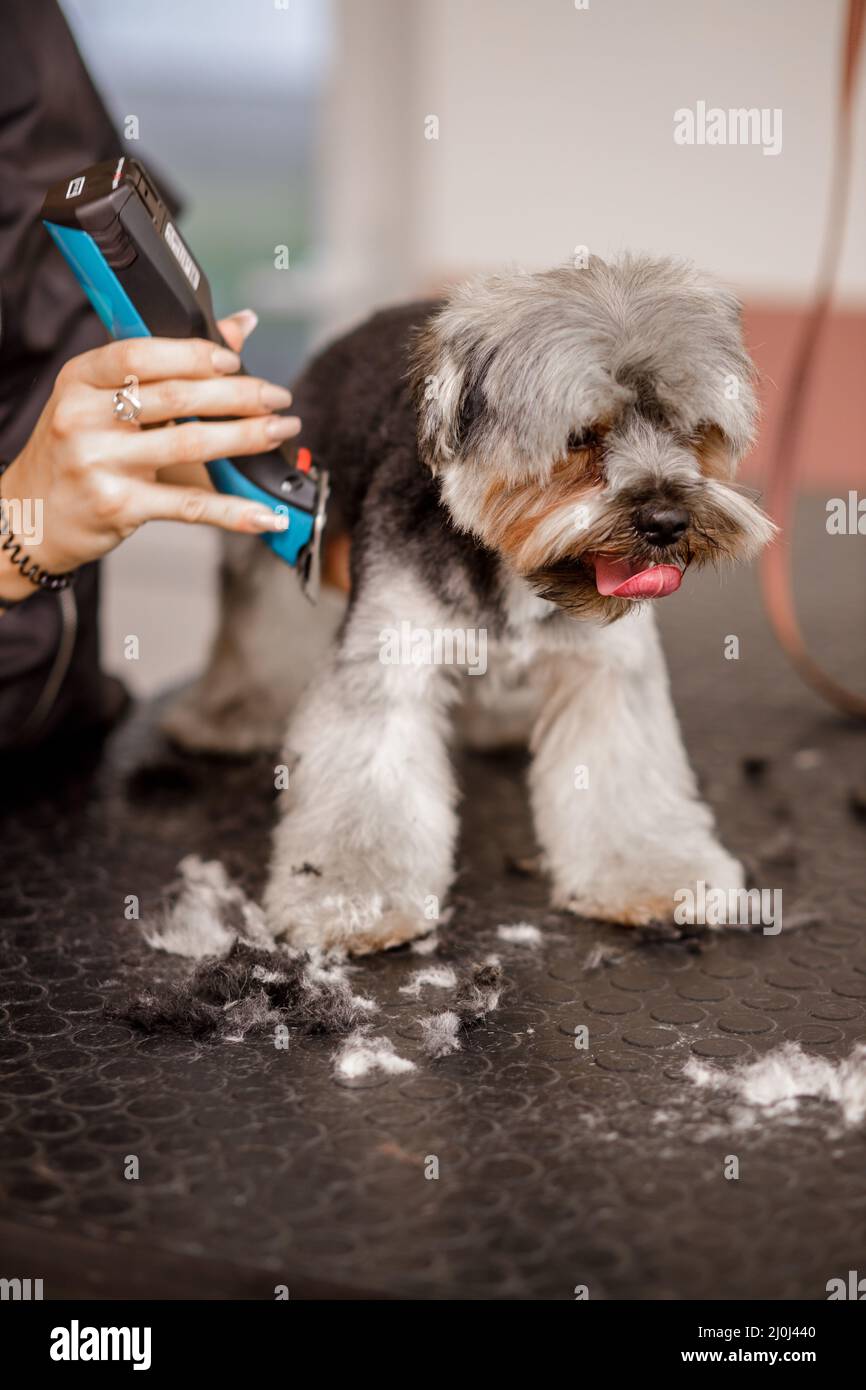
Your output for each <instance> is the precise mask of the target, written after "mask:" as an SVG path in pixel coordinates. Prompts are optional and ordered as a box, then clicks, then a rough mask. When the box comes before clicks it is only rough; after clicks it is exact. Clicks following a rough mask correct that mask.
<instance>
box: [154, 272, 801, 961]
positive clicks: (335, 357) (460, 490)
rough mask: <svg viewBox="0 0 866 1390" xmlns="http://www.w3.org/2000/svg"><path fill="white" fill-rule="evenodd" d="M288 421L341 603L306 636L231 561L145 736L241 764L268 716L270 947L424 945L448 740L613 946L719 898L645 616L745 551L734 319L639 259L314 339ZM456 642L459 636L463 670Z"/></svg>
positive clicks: (266, 568)
mask: <svg viewBox="0 0 866 1390" xmlns="http://www.w3.org/2000/svg"><path fill="white" fill-rule="evenodd" d="M293 409H294V410H295V411H296V412H297V413H298V414H299V415H300V416H301V420H302V436H301V439H302V442H303V443H305V444H307V445H308V446H309V447H310V449H311V451H312V454H313V457H314V459H315V460H316V462H317V463H319V464H321V465H323V466H325V467H327V468H328V469H329V470H330V473H331V479H332V487H333V497H332V505H331V510H330V514H329V521H328V535H329V537H330V538H331V540H332V542H333V543H336V544H338V545H339V544H340V542H341V539H342V538H346V537H348V539H349V541H350V552H349V555H350V558H349V566H350V593H349V598H348V603H347V606H346V608H345V611H344V612H343V611H342V609H341V607H340V605H339V602H338V601H337V600H335V599H333V598H332V597H329V598H327V599H326V600H325V606H324V610H322V609H321V608H320V609H317V610H315V611H314V613H313V616H312V620H311V619H310V618H309V616H307V615H303V614H302V612H301V606H302V604H303V602H304V601H303V600H302V599H300V598H298V597H297V590H296V589H295V587H294V584H295V581H294V578H293V576H291V575H289V574H288V573H287V572H285V570H283V569H282V568H281V567H280V566H279V565H277V564H275V563H274V561H273V557H272V556H269V555H268V553H267V552H266V550H265V549H264V548H262V547H256V548H255V549H250V548H249V546H248V544H245V543H244V542H243V541H241V540H240V539H239V538H232V539H231V541H230V545H229V549H230V555H229V558H228V560H227V563H226V566H225V569H224V577H223V593H224V612H223V619H222V624H221V629H220V632H219V634H218V637H217V641H216V645H215V649H214V656H213V660H212V662H211V666H210V669H209V670H208V672H207V673H206V674H205V676H204V677H203V679H202V680H201V682H199V685H198V687H197V688H196V689H195V690H194V691H193V692H192V694H191V695H189V696H187V697H186V699H185V700H184V701H183V703H182V704H181V705H180V706H178V707H177V708H176V709H175V710H174V711H173V712H172V714H171V715H170V716H169V719H168V724H167V727H168V730H169V732H170V733H171V734H172V735H173V736H174V737H175V738H177V739H179V740H180V742H182V743H183V744H185V745H186V746H187V747H192V748H198V749H208V750H214V749H218V750H222V751H225V750H228V751H234V752H245V751H250V750H251V749H253V748H255V747H257V746H260V745H264V746H269V745H270V744H271V743H273V741H275V740H276V738H277V737H278V731H279V727H280V723H281V721H282V719H283V717H284V716H285V714H286V713H287V712H288V707H290V706H291V707H292V708H291V711H290V722H289V727H288V734H287V736H286V741H285V751H284V754H283V758H284V765H285V768H286V770H287V773H288V786H287V788H286V789H285V790H284V791H282V793H281V808H280V809H281V815H280V818H279V824H278V826H277V828H276V831H275V837H274V848H273V857H272V863H271V868H270V877H269V881H268V884H267V887H266V891H265V896H264V908H265V914H266V920H267V923H268V929H269V930H270V932H271V933H272V934H273V936H274V938H275V939H276V940H278V941H285V942H290V943H291V944H292V945H294V946H298V947H321V948H323V949H326V950H327V949H330V948H339V949H340V950H343V951H346V952H348V953H349V954H355V955H360V954H364V953H366V952H371V951H375V950H381V949H384V948H386V947H392V946H397V945H399V944H401V943H403V942H407V941H410V940H412V939H413V938H415V937H418V936H421V935H423V934H425V933H428V932H429V931H430V930H431V928H432V927H434V926H435V924H436V920H437V919H438V918H439V917H440V916H441V915H442V914H443V912H444V908H445V904H446V902H447V895H448V891H449V888H450V886H451V884H452V880H453V877H454V872H455V863H454V853H455V840H456V836H457V829H458V821H457V811H456V803H457V790H456V786H455V778H454V773H453V770H452V765H451V757H450V753H449V741H450V738H451V733H452V727H453V726H454V725H456V726H457V727H458V729H459V730H461V731H462V733H463V735H464V737H465V738H466V739H467V740H468V741H469V742H470V743H472V744H473V745H475V746H483V747H487V748H494V747H498V746H503V745H506V744H514V743H516V742H525V743H526V744H528V746H529V748H530V751H531V767H530V771H529V793H530V799H531V805H532V812H533V816H534V823H535V829H536V834H537V838H538V841H539V843H540V847H541V851H542V862H543V865H544V867H545V869H546V871H547V873H548V875H549V878H550V882H551V885H552V894H553V903H554V905H555V906H556V907H558V908H560V909H565V910H568V911H570V912H573V913H575V914H577V915H578V916H581V917H585V918H592V919H601V920H605V921H609V922H615V923H622V924H625V925H629V924H641V923H648V922H651V921H654V920H657V919H670V917H671V914H672V908H673V902H674V894H675V893H676V892H677V891H679V890H682V889H684V888H688V887H690V886H694V885H695V884H696V883H697V882H698V881H703V882H704V884H706V885H707V886H708V887H709V886H712V887H715V888H720V889H724V890H730V889H737V888H740V887H742V885H743V870H742V867H741V865H740V864H739V863H738V862H737V860H736V859H735V858H734V857H733V856H732V855H731V854H729V853H728V852H727V851H726V850H725V849H724V848H723V846H722V845H721V844H720V843H719V841H718V839H717V837H716V833H715V829H714V823H713V817H712V814H711V812H710V810H709V808H708V807H707V806H706V805H705V804H703V803H702V802H701V800H700V799H699V796H698V793H697V788H696V783H695V778H694V774H693V772H692V770H691V768H690V765H689V762H688V758H687V755H686V752H685V750H684V747H683V744H682V740H681V736H680V732H679V728H678V724H677V719H676V715H675V712H674V709H673V706H672V703H671V698H670V693H669V688H668V679H667V673H666V669H665V663H664V659H663V656H662V651H661V647H660V643H659V639H658V636H657V631H656V623H655V615H654V613H653V611H652V606H653V603H654V602H657V601H658V600H659V599H660V598H663V597H664V596H666V595H667V594H670V593H672V592H673V591H674V590H676V589H677V588H678V587H679V585H680V583H681V581H682V580H683V578H684V577H685V576H687V574H688V573H689V571H691V570H692V569H694V568H695V567H697V566H701V565H705V564H708V563H710V564H716V563H719V562H722V561H741V560H746V559H749V558H750V557H752V556H754V555H755V554H756V553H757V552H758V551H759V549H760V548H761V547H762V546H763V545H764V544H765V543H766V542H768V541H769V540H770V539H771V537H772V535H773V532H774V527H773V525H772V523H771V522H770V521H769V519H768V518H767V517H766V516H765V515H764V513H762V512H761V511H760V510H759V508H758V507H757V506H756V504H755V502H754V501H753V500H752V499H751V497H750V496H749V495H747V493H746V492H745V491H744V490H742V489H741V488H739V487H738V486H737V484H736V482H735V474H736V469H737V466H738V464H739V462H740V460H741V458H742V457H743V455H744V454H745V452H746V451H747V449H748V448H749V446H750V444H751V443H752V442H753V438H754V433H755V427H756V415H757V410H756V402H755V393H754V368H753V365H752V363H751V361H750V359H749V357H748V355H747V352H746V349H745V347H744V343H743V336H742V330H741V323H740V311H739V306H738V304H737V302H736V300H735V299H734V298H733V297H732V296H731V295H730V294H729V293H728V292H727V291H725V290H723V289H721V288H719V287H718V286H716V285H715V284H713V283H712V281H711V280H710V279H708V278H707V277H705V276H704V275H703V274H702V273H700V272H698V271H697V270H695V269H694V268H693V267H691V266H689V265H687V264H682V263H679V262H675V261H672V260H668V259H654V258H649V257H640V256H629V257H626V258H624V259H622V260H620V261H618V262H617V263H613V264H609V263H606V262H605V261H603V260H601V259H599V258H598V257H592V258H590V259H589V262H588V264H587V265H586V266H585V267H584V268H571V267H566V268H558V269H553V270H550V271H545V272H541V273H526V272H509V273H502V274H490V275H482V276H480V277H477V278H475V279H473V280H471V281H469V282H468V283H466V284H463V285H460V286H458V287H457V288H455V289H454V290H453V291H452V292H450V293H449V294H448V295H447V297H445V298H444V299H442V300H439V301H435V302H427V303H419V304H414V305H409V306H407V307H401V308H397V309H388V310H385V311H383V312H381V313H378V314H376V315H375V316H374V317H373V318H371V319H370V320H369V321H368V322H366V323H365V324H363V325H362V326H361V327H360V328H357V329H356V330H355V331H353V332H351V333H349V334H348V336H346V337H343V338H341V339H340V340H339V341H338V342H336V343H335V344H333V345H332V346H330V347H329V348H327V349H326V350H325V351H324V352H323V353H322V354H321V355H320V356H318V357H317V358H316V359H315V360H314V361H313V362H312V365H311V366H310V367H309V368H308V370H307V371H306V372H305V373H304V375H303V376H302V377H301V379H300V381H299V382H298V383H297V385H296V388H295V392H294V406H293ZM407 632H410V633H411V634H412V642H410V643H409V644H408V647H407V644H405V643H404V644H403V646H404V648H406V650H404V652H403V657H402V659H401V657H400V644H399V642H398V643H397V644H396V646H395V644H394V642H393V637H394V634H395V633H403V634H405V633H407ZM461 634H462V635H463V637H464V638H465V636H466V634H470V635H474V636H475V637H476V638H477V637H478V636H479V635H483V638H484V648H485V669H484V671H483V673H482V671H481V670H480V669H478V668H479V666H480V663H478V662H476V666H475V669H467V660H466V653H467V651H468V650H469V647H468V646H467V644H466V642H465V641H464V642H463V644H462V646H461V643H460V642H459V641H458V640H457V639H459V638H460V636H461ZM424 637H426V638H427V639H428V641H427V642H426V645H425V643H424V642H420V644H419V641H418V640H416V639H419V638H424ZM437 637H438V639H439V640H438V645H437V641H436V640H434V639H437ZM449 642H450V647H449V646H448V643H449ZM389 644H390V645H389ZM470 646H471V644H470ZM386 648H387V649H388V650H389V651H390V653H391V654H390V656H388V657H387V658H386V656H385V655H384V653H385V651H386ZM476 649H477V642H476V644H475V647H474V648H473V650H476ZM395 651H396V652H397V656H396V658H395V656H394V652H395ZM455 651H456V657H455ZM419 652H420V655H419Z"/></svg>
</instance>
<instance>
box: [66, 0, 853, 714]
mask: <svg viewBox="0 0 866 1390" xmlns="http://www.w3.org/2000/svg"><path fill="white" fill-rule="evenodd" d="M584 5H585V7H584ZM63 8H64V10H65V12H66V14H67V18H68V20H69V23H70V25H71V27H72V29H73V32H74V33H75V36H76V38H77V41H78V43H79V46H80V48H81V50H82V53H83V55H84V57H85V60H86V62H87V63H88V66H89V67H90V70H91V72H92V74H93V76H94V79H95V81H96V83H97V85H98V86H99V88H100V90H101V91H102V94H103V97H104V99H105V101H106V103H107V105H108V107H109V110H110V111H111V113H112V116H113V117H114V120H115V122H116V125H117V129H118V138H119V144H120V147H121V149H123V150H124V151H125V152H126V153H128V154H130V155H135V156H136V157H138V158H141V159H142V160H143V161H144V162H145V163H146V164H148V165H149V167H151V168H152V170H153V171H154V173H155V175H156V177H157V181H159V179H160V178H163V179H164V180H165V182H166V183H168V184H170V185H171V187H172V189H173V190H174V191H175V192H176V193H177V194H178V195H179V196H180V197H181V199H182V200H183V202H184V205H185V215H184V217H183V219H182V223H181V225H182V227H183V230H184V232H185V235H186V238H187V240H188V242H189V244H190V246H191V247H192V249H193V252H194V253H195V255H196V257H197V259H198V260H199V261H200V262H201V263H202V264H203V266H204V267H205V269H206V271H207V274H208V276H209V278H210V280H211V283H212V285H213V288H214V291H215V298H216V303H217V308H218V310H220V311H221V312H229V311H231V310H232V309H236V308H242V307H245V306H250V307H252V308H254V309H255V310H256V311H257V312H258V313H259V315H260V318H261V325H260V327H259V329H258V330H257V332H256V334H255V335H254V337H253V338H252V340H251V342H250V346H249V348H248V350H247V352H246V354H245V360H246V362H247V365H248V367H249V368H250V369H251V370H253V371H255V372H259V373H262V374H264V375H268V376H271V377H273V378H274V379H275V380H277V381H283V380H288V379H290V378H291V377H292V376H293V375H294V374H295V373H296V371H297V370H298V368H299V367H300V366H301V364H302V362H303V360H304V358H305V356H306V355H307V354H308V353H309V352H310V351H311V350H312V349H313V348H315V347H316V346H317V345H318V344H319V343H321V342H322V341H323V340H324V339H325V338H327V337H328V336H330V335H332V334H333V333H335V332H337V331H340V330H341V329H343V328H345V327H347V326H349V325H350V324H351V323H352V322H354V321H355V320H357V319H358V318H360V317H361V316H362V315H364V314H365V313H366V312H367V311H369V310H370V309H372V308H373V307H377V306H379V305H381V304H384V303H387V302H389V301H394V300H398V299H400V298H406V297H413V296H418V295H419V294H426V293H429V292H432V291H435V290H436V289H437V288H439V287H441V286H442V285H443V284H445V283H447V282H448V281H449V280H453V279H455V278H459V277H460V276H462V275H463V274H465V273H467V272H471V271H474V270H477V269H480V268H488V267H493V266H496V265H500V264H503V263H510V264H518V265H523V266H525V267H527V268H541V267H545V266H549V265H553V264H556V263H560V262H567V261H572V260H573V258H574V256H575V254H576V250H577V249H578V248H581V247H586V248H588V250H589V251H591V252H594V253H598V254H601V255H603V256H609V255H615V254H616V253H617V252H619V251H622V250H624V249H627V248H628V249H636V250H646V251H651V252H658V253H664V254H674V255H681V256H685V257H688V258H690V259H692V260H694V261H696V262H698V263H699V264H700V265H702V266H703V267H704V268H705V269H707V270H709V271H711V272H713V273H714V274H715V275H716V276H718V277H719V278H721V279H722V280H724V281H726V282H727V283H729V284H730V285H731V286H732V287H734V288H735V289H736V290H737V291H738V292H739V293H740V295H741V296H742V298H743V300H744V303H745V310H746V330H747V337H748V341H749V346H750V348H751V350H752V353H753V355H754V357H755V360H756V362H757V364H758V367H759V370H760V372H761V381H762V397H763V406H764V426H763V431H762V438H761V443H760V445H759V447H758V449H757V450H756V451H755V454H754V456H753V457H752V459H751V460H750V461H749V464H748V467H747V473H748V475H749V477H750V479H751V480H752V481H754V482H755V483H756V484H757V485H760V483H761V479H762V474H763V470H764V468H765V466H766V460H767V457H768V453H769V448H770V446H771V444H772V439H773V431H774V427H775V424H776V421H777V416H778V408H779V404H780V400H781V396H782V392H783V391H784V387H785V381H786V374H787V372H788V371H789V368H790V362H791V352H792V349H793V347H794V345H795V343H796V337H797V331H798V327H799V325H800V323H801V321H802V316H803V313H804V309H805V307H806V305H807V304H808V302H809V297H810V293H811V289H812V285H813V280H814V275H815V270H816V266H817V262H818V256H819V251H820V246H821V234H822V226H823V218H824V213H825V208H826V201H827V194H828V186H829V178H830V167H831V151H832V142H833V129H834V121H835V112H836V106H837V100H838V73H839V62H840V58H839V55H840V48H841V42H842V25H843V19H844V5H843V0H823V3H822V4H820V5H816V4H814V3H813V0H757V2H756V0H701V3H699V4H696V3H694V0H656V3H653V4H652V5H647V4H646V3H645V2H644V0H588V3H586V0H577V3H575V0H531V2H530V0H472V4H467V3H465V0H149V3H148V4H147V5H144V6H143V5H139V4H136V3H133V2H132V0H63ZM700 101H703V102H705V103H706V105H707V107H721V108H723V109H724V110H726V111H727V110H729V109H730V108H738V107H757V108H768V109H770V110H776V109H778V110H779V111H781V121H782V126H781V130H782V144H781V149H780V151H779V153H777V154H765V153H764V151H763V149H762V148H761V146H760V145H719V146H710V145H680V144H677V143H676V142H675V140H674V138H673V131H674V112H675V111H677V110H678V109H680V108H691V109H694V108H695V107H696V104H697V103H698V102H700ZM856 129H857V135H856V151H857V155H855V164H854V170H855V173H854V180H853V188H852V197H851V210H850V216H849V222H848V228H847V233H846V239H845V250H844V253H843V257H842V265H841V273H840V276H839V281H838V293H837V302H836V308H835V311H834V313H833V315H832V317H831V320H830V322H829V324H828V325H827V328H826V331H825V335H824V339H823V342H822V351H821V364H820V368H819V371H818V373H817V379H816V381H815V386H814V391H813V396H812V399H811V402H810V409H809V413H808V421H807V425H806V428H805V429H804V431H803V436H802V439H801V442H800V455H799V456H800V461H801V467H802V477H803V479H804V481H805V483H806V485H807V486H808V487H809V488H810V489H811V490H813V491H815V492H817V493H818V494H820V495H821V496H824V497H831V496H836V495H846V493H847V489H848V488H855V487H856V486H857V483H858V480H859V479H861V478H862V477H863V473H864V469H863V449H864V445H863V440H864V435H866V392H864V371H863V368H864V362H866V180H864V179H863V178H862V177H860V176H859V173H858V171H859V170H862V152H863V150H864V149H866V102H864V100H863V92H862V91H861V94H860V101H859V106H858V111H857V116H856ZM278 247H285V248H287V253H288V268H287V269H276V268H275V254H276V248H278ZM857 540H858V537H856V536H848V537H839V539H838V544H840V545H856V543H857ZM217 558H218V542H217V537H216V535H212V534H210V533H207V532H206V530H205V528H187V527H181V526H178V525H170V524H162V525H151V526H149V527H146V528H145V529H144V530H143V531H141V532H139V533H138V535H137V536H136V537H134V538H133V540H132V541H130V542H128V543H127V544H125V545H123V546H122V547H121V548H120V549H119V550H118V551H116V552H115V553H114V554H113V555H112V556H111V557H110V558H109V560H108V562H107V564H106V566H105V595H104V625H103V642H104V662H105V665H106V667H107V668H108V669H110V670H114V671H116V672H118V673H119V674H121V675H122V676H123V678H124V680H125V681H126V682H127V684H129V685H130V686H131V687H132V688H133V690H135V691H136V693H139V694H149V693H152V692H154V691H156V690H157V689H159V688H161V687H163V686H164V685H165V684H166V683H168V682H172V683H174V682H177V681H179V680H183V679H185V678H186V677H188V676H191V675H193V674H194V673H195V672H196V671H198V670H199V669H200V668H201V666H202V664H203V661H204V658H205V653H206V650H207V646H208V643H209V641H210V637H211V634H212V631H213V626H214V622H215V583H214V579H215V569H216V565H217ZM129 633H135V634H137V635H138V636H139V639H140V644H141V660H140V661H139V662H137V663H136V662H128V661H125V660H124V659H123V639H124V637H125V636H126V635H127V634H129Z"/></svg>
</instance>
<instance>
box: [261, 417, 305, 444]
mask: <svg viewBox="0 0 866 1390" xmlns="http://www.w3.org/2000/svg"><path fill="white" fill-rule="evenodd" d="M300 428H301V422H300V420H299V419H298V417H297V415H276V416H275V417H274V419H273V420H269V421H268V423H267V424H266V425H265V434H266V435H267V436H268V439H291V437H292V435H293V434H297V433H298V431H299V430H300Z"/></svg>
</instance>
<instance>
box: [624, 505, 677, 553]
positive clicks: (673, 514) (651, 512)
mask: <svg viewBox="0 0 866 1390" xmlns="http://www.w3.org/2000/svg"><path fill="white" fill-rule="evenodd" d="M634 521H635V526H636V527H637V529H638V531H639V532H640V533H641V535H642V536H644V537H645V538H646V539H647V540H648V541H649V542H650V544H651V545H673V543H674V541H678V540H679V538H680V536H681V535H682V534H683V532H684V531H686V530H687V529H688V525H689V514H688V512H687V511H686V509H685V507H677V506H674V505H673V504H672V503H670V502H645V503H644V505H643V506H642V507H638V509H637V512H636V513H635V519H634Z"/></svg>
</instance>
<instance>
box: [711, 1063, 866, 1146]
mask: <svg viewBox="0 0 866 1390" xmlns="http://www.w3.org/2000/svg"><path fill="white" fill-rule="evenodd" d="M684 1071H685V1075H686V1076H687V1077H688V1078H689V1080H690V1081H693V1082H694V1083H695V1085H697V1086H712V1087H714V1088H715V1089H716V1090H720V1091H729V1092H731V1093H732V1094H733V1095H736V1096H737V1097H739V1099H740V1100H741V1101H742V1102H743V1105H744V1106H745V1110H744V1112H742V1113H741V1114H740V1115H739V1116H737V1117H736V1123H737V1125H738V1127H739V1128H748V1127H749V1126H750V1125H752V1124H754V1123H755V1120H756V1118H757V1116H756V1112H757V1111H769V1112H770V1113H771V1114H774V1115H793V1114H795V1113H796V1111H797V1110H798V1109H799V1105H800V1101H801V1100H803V1099H804V1098H805V1097H815V1098H817V1099H820V1100H829V1101H832V1102H833V1104H835V1105H837V1106H838V1107H839V1109H840V1111H841V1112H842V1118H843V1120H844V1122H845V1124H846V1125H850V1126H854V1125H860V1124H862V1122H863V1119H864V1117H866V1043H858V1044H857V1046H856V1047H855V1048H853V1050H852V1051H851V1052H850V1053H849V1055H848V1056H847V1057H845V1058H843V1059H842V1060H840V1061H837V1062H834V1061H830V1060H829V1058H826V1057H810V1056H808V1055H807V1054H806V1053H805V1052H804V1051H803V1049H802V1048H801V1047H800V1045H799V1044H798V1043H784V1044H783V1045H782V1046H781V1047H778V1048H776V1049H775V1050H774V1051H773V1052H769V1053H767V1055H766V1056H765V1057H761V1058H759V1060H758V1061H757V1062H750V1063H748V1064H746V1065H743V1066H739V1067H736V1068H734V1069H733V1070H731V1071H722V1070H720V1069H719V1068H717V1067H710V1066H707V1065H706V1064H705V1063H703V1062H698V1061H697V1060H696V1059H695V1058H691V1059H690V1060H689V1062H688V1063H687V1064H686V1066H685V1068H684Z"/></svg>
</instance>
